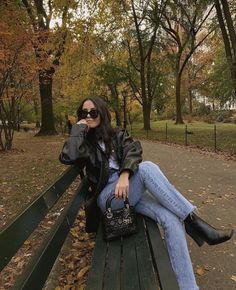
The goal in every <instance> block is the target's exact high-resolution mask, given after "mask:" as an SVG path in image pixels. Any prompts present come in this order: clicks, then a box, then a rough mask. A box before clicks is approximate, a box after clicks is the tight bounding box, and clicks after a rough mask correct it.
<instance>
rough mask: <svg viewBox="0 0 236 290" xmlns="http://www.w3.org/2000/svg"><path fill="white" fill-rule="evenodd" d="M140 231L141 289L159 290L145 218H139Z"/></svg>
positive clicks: (137, 241) (138, 240) (138, 244)
mask: <svg viewBox="0 0 236 290" xmlns="http://www.w3.org/2000/svg"><path fill="white" fill-rule="evenodd" d="M138 227H139V230H138V233H137V234H136V236H135V238H136V252H137V261H138V270H139V279H140V289H141V290H157V289H158V287H159V283H158V279H157V276H156V273H155V270H154V267H153V263H152V256H151V252H150V248H149V244H148V239H147V235H146V230H145V227H144V220H143V218H141V219H140V218H138Z"/></svg>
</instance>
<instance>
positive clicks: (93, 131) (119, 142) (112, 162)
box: [60, 97, 233, 290]
mask: <svg viewBox="0 0 236 290" xmlns="http://www.w3.org/2000/svg"><path fill="white" fill-rule="evenodd" d="M77 115H78V122H77V124H75V125H73V127H72V130H71V136H70V137H69V138H68V140H67V141H66V142H65V144H64V147H63V150H62V153H61V155H60V160H61V162H62V163H64V164H73V163H76V162H80V163H81V164H83V165H85V166H86V171H87V175H88V178H89V181H90V185H91V188H92V190H93V192H94V191H95V192H96V193H99V194H95V196H96V199H97V204H98V206H99V207H100V209H101V210H102V211H105V203H106V200H107V198H108V197H109V196H110V195H112V194H115V196H116V199H115V200H114V201H113V207H114V208H115V207H116V208H119V207H121V206H122V205H123V201H122V199H125V198H126V197H129V202H130V204H131V205H133V206H135V209H136V211H137V212H139V213H141V214H144V215H146V216H148V217H150V218H152V219H153V220H155V221H156V222H157V223H158V224H160V225H161V226H162V227H163V229H164V232H165V240H166V244H167V248H168V252H169V256H170V260H171V264H172V267H173V270H174V272H175V274H176V277H177V281H178V284H179V287H180V289H181V290H197V289H199V288H198V286H197V284H196V281H195V277H194V273H193V268H192V263H191V260H190V256H189V252H188V248H187V242H186V237H185V230H186V231H187V233H188V234H189V235H190V236H191V237H192V238H193V239H194V240H195V241H196V242H197V244H198V245H199V246H201V245H203V243H204V242H207V243H208V244H209V245H215V244H219V243H222V242H225V241H227V240H229V239H230V238H231V237H232V235H233V230H217V229H215V228H213V227H212V226H210V225H209V224H207V223H206V222H205V221H203V220H202V219H201V218H199V217H198V216H197V215H196V214H195V213H194V210H195V207H194V206H193V205H192V204H191V203H190V202H189V201H188V200H186V199H185V198H184V197H183V196H182V195H181V194H180V193H179V192H178V191H177V190H176V189H175V188H174V187H173V185H171V184H170V182H169V181H168V179H167V178H166V177H165V176H164V174H163V173H162V171H161V170H160V168H159V167H158V166H157V165H156V164H154V163H152V162H150V161H144V162H142V148H141V145H140V143H139V142H138V141H134V140H133V139H132V138H131V137H130V136H129V135H128V133H127V132H126V131H124V130H118V129H117V130H115V129H113V128H112V127H111V116H110V113H109V111H108V109H107V107H106V104H105V102H104V101H103V100H102V99H100V98H98V97H91V98H87V99H85V100H84V101H82V103H81V105H80V107H79V108H78V111H77ZM97 196H98V197H97ZM94 220H96V218H95V217H94Z"/></svg>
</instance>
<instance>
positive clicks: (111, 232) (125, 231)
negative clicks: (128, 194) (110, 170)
mask: <svg viewBox="0 0 236 290" xmlns="http://www.w3.org/2000/svg"><path fill="white" fill-rule="evenodd" d="M114 198H115V195H112V196H110V197H109V198H108V199H107V201H106V211H105V213H104V214H103V226H104V236H105V240H106V241H111V240H114V239H116V238H118V237H120V236H128V235H131V234H134V233H137V221H136V213H135V210H134V208H133V206H130V205H129V200H128V198H127V199H126V200H125V201H124V206H123V207H122V208H119V209H115V210H112V208H111V201H112V200H113V199H114Z"/></svg>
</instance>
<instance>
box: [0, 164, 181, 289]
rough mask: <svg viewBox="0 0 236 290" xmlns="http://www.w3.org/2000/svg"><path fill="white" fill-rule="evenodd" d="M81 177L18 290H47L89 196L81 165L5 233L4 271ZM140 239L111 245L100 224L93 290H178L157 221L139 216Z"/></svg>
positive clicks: (0, 238) (0, 244)
mask: <svg viewBox="0 0 236 290" xmlns="http://www.w3.org/2000/svg"><path fill="white" fill-rule="evenodd" d="M78 175H80V177H81V182H80V185H79V187H78V188H77V190H76V191H75V193H74V195H73V197H72V198H71V200H70V202H69V203H68V205H67V206H66V207H65V208H64V210H63V212H62V213H61V215H60V216H59V218H58V219H57V221H56V222H55V224H54V225H53V226H52V228H51V229H50V231H49V232H48V234H47V236H46V238H45V239H44V241H43V243H42V245H41V246H40V248H39V249H38V250H37V251H36V253H35V254H34V255H33V257H32V259H31V260H30V261H29V263H28V264H27V266H26V268H25V269H24V270H23V272H22V274H21V275H20V276H19V277H17V279H16V281H15V284H14V286H13V287H12V288H11V289H12V290H32V289H34V290H41V289H42V288H43V286H44V284H45V282H46V280H47V277H48V275H49V273H50V271H51V269H52V267H53V264H54V263H55V261H56V259H57V257H58V255H59V253H60V250H61V248H62V246H63V244H64V242H65V239H66V238H67V236H68V233H69V231H70V229H71V227H72V225H73V223H74V220H75V218H76V216H77V214H78V211H79V209H80V207H81V206H82V204H83V202H84V199H85V196H86V194H87V191H88V182H87V179H86V177H85V176H84V173H83V171H82V170H81V168H79V167H78V166H71V167H70V168H68V169H67V170H66V171H65V172H64V173H63V174H62V175H61V176H60V177H59V178H58V179H57V180H56V181H55V182H54V183H53V184H52V185H51V186H49V188H48V189H46V190H45V191H44V192H43V193H41V194H40V195H39V196H38V197H37V198H36V199H35V200H34V201H33V202H31V203H30V204H29V205H28V206H27V207H26V208H25V209H24V210H23V211H22V212H21V213H20V214H19V215H17V216H16V217H15V218H14V219H13V220H12V221H10V222H9V223H8V224H7V225H6V226H5V227H4V228H3V229H1V232H0V271H1V270H2V269H3V268H4V267H5V266H6V265H7V264H8V263H9V261H10V260H11V258H12V257H13V256H14V255H15V254H16V252H17V251H18V249H19V248H20V247H21V246H22V245H23V243H24V242H25V240H26V239H27V238H28V237H29V236H30V234H31V233H32V232H33V231H34V230H35V229H36V227H37V226H38V224H39V223H40V222H41V221H42V220H43V219H44V217H45V216H46V214H47V213H48V211H49V210H50V209H51V208H52V207H53V206H54V205H55V204H56V202H57V201H58V199H59V198H60V197H61V196H62V195H63V193H64V192H65V190H66V189H67V188H68V187H69V186H70V185H71V183H72V182H73V181H74V180H75V178H76V177H77V176H78ZM138 224H139V231H138V234H136V235H133V236H130V237H127V238H121V239H119V240H116V241H113V242H109V243H106V242H105V241H104V239H103V233H102V226H101V224H100V227H99V230H98V233H97V235H96V243H95V249H94V253H93V259H92V265H91V268H90V272H89V277H88V281H87V286H86V289H87V290H111V289H114V290H115V289H117V290H118V289H119V290H121V289H122V290H131V289H135V290H138V289H145V290H154V289H163V290H177V289H179V288H178V284H177V281H176V278H175V275H174V273H173V270H172V268H171V264H170V260H169V256H168V253H167V250H166V246H165V242H164V240H163V239H162V237H161V234H160V231H159V227H158V225H157V224H156V223H154V222H153V221H152V220H150V219H148V218H146V217H143V216H139V217H138Z"/></svg>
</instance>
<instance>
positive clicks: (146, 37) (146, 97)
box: [122, 0, 166, 130]
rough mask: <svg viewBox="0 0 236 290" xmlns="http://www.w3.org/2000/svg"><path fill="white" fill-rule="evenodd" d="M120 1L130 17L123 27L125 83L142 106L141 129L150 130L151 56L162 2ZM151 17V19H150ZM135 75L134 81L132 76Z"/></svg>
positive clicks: (153, 86) (153, 79)
mask: <svg viewBox="0 0 236 290" xmlns="http://www.w3.org/2000/svg"><path fill="white" fill-rule="evenodd" d="M122 2H123V7H124V11H125V12H126V14H127V15H129V17H130V21H131V23H132V25H133V27H132V26H131V27H132V29H126V38H125V41H124V43H125V45H126V46H127V49H128V52H129V65H128V69H129V74H128V76H129V82H130V86H131V89H132V90H133V94H134V96H136V98H137V100H138V101H139V103H140V104H141V106H142V109H143V124H144V129H145V130H149V129H151V126H150V114H151V108H152V101H153V97H154V94H155V90H156V86H157V79H158V77H157V76H156V74H155V73H154V70H155V68H154V65H153V55H154V52H155V51H156V52H157V50H156V47H155V44H156V40H157V32H158V29H159V23H160V22H159V18H160V17H161V13H162V10H164V7H165V2H166V1H160V3H158V2H156V1H142V2H138V1H133V0H132V1H130V6H129V5H128V4H127V2H126V1H122ZM154 19H155V21H154ZM135 74H136V75H138V81H139V83H137V81H136V79H135V77H133V76H135Z"/></svg>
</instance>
